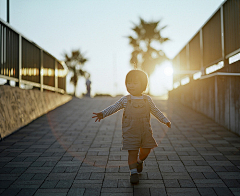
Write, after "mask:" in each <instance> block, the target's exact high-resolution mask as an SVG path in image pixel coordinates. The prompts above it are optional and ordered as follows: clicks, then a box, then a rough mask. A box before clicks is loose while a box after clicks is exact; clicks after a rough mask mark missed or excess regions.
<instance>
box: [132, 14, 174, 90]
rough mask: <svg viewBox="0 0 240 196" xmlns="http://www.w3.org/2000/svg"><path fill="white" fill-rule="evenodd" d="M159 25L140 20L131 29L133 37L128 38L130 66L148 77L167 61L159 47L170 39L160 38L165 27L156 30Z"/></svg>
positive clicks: (157, 22)
mask: <svg viewBox="0 0 240 196" xmlns="http://www.w3.org/2000/svg"><path fill="white" fill-rule="evenodd" d="M159 23H160V21H156V22H154V21H151V22H146V21H144V20H143V19H142V18H140V23H139V24H138V25H136V24H134V27H133V28H132V30H133V31H134V33H135V37H133V36H128V38H129V44H130V45H131V46H132V47H133V52H132V55H131V60H130V63H131V65H132V66H133V67H134V68H135V69H141V70H143V71H145V72H146V73H147V74H148V76H149V77H150V76H151V74H152V73H153V72H154V70H155V68H156V66H157V65H160V64H161V63H163V62H164V61H166V60H168V58H167V56H166V55H165V53H164V52H163V51H162V50H161V45H162V44H163V43H164V42H166V41H168V40H170V39H169V38H166V37H162V36H161V31H162V30H163V29H165V28H166V26H163V27H160V28H158V26H159ZM149 92H150V89H149Z"/></svg>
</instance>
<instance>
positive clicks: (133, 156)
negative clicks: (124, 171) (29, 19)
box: [128, 150, 139, 184]
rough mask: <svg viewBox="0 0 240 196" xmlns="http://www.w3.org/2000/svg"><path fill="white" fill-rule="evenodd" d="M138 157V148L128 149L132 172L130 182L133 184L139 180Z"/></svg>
mask: <svg viewBox="0 0 240 196" xmlns="http://www.w3.org/2000/svg"><path fill="white" fill-rule="evenodd" d="M137 157H138V150H129V151H128V165H129V169H130V173H131V176H130V182H131V183H132V184H137V183H138V182H139V177H138V172H137Z"/></svg>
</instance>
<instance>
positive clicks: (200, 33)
mask: <svg viewBox="0 0 240 196" xmlns="http://www.w3.org/2000/svg"><path fill="white" fill-rule="evenodd" d="M199 37H200V56H201V58H200V60H201V72H202V76H203V75H205V72H204V65H203V32H202V29H200V32H199Z"/></svg>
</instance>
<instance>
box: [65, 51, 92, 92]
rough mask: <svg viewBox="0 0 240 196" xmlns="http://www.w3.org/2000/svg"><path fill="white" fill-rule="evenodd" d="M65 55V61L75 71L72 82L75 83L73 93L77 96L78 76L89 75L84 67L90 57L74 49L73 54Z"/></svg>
mask: <svg viewBox="0 0 240 196" xmlns="http://www.w3.org/2000/svg"><path fill="white" fill-rule="evenodd" d="M64 57H65V60H64V61H65V63H66V65H67V67H68V69H69V70H70V71H71V72H73V76H72V77H71V80H70V82H71V83H72V84H73V85H74V93H73V95H74V96H76V87H77V82H78V78H79V77H80V76H83V77H85V76H86V75H87V72H86V71H84V70H83V69H82V68H83V66H84V64H85V63H86V62H87V61H88V59H87V58H85V57H84V55H83V54H82V53H81V52H80V50H73V51H72V52H71V56H68V54H67V53H65V54H64Z"/></svg>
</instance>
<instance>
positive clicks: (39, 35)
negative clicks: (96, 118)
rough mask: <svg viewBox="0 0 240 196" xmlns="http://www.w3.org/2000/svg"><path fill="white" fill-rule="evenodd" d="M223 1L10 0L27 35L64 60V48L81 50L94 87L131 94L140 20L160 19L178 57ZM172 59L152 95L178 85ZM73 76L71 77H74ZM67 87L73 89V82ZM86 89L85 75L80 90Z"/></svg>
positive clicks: (2, 8) (167, 48)
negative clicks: (133, 41)
mask: <svg viewBox="0 0 240 196" xmlns="http://www.w3.org/2000/svg"><path fill="white" fill-rule="evenodd" d="M6 1H7V0H0V18H1V19H2V20H4V21H6ZM222 2H223V0H148V1H146V0H21V1H19V0H10V25H11V26H12V27H13V28H14V29H15V30H16V31H17V32H19V33H21V34H22V35H23V36H24V37H26V38H28V39H29V40H31V41H33V42H35V43H36V44H37V45H39V46H40V47H41V48H43V49H44V50H46V51H47V52H49V53H50V54H52V55H53V56H55V57H56V58H57V59H59V60H64V56H63V54H64V53H68V54H70V52H71V51H72V50H76V49H80V51H81V52H82V53H83V54H84V56H85V57H86V58H88V59H89V60H88V62H87V63H86V64H85V65H84V69H85V70H86V71H88V72H89V73H90V74H91V81H92V92H91V94H92V95H94V94H96V93H98V94H111V95H113V96H114V95H117V94H123V95H125V94H127V91H126V88H125V76H126V74H127V72H128V71H130V70H131V69H132V67H131V65H130V63H129V61H130V58H131V52H132V48H131V46H130V45H129V40H128V39H127V38H126V37H127V36H129V35H132V36H134V33H133V31H132V30H131V28H132V27H133V26H134V24H138V23H139V17H141V18H142V19H144V20H145V21H147V22H150V21H158V20H160V27H161V26H165V25H167V27H166V28H165V29H164V30H163V31H162V32H161V33H162V34H161V35H162V36H164V37H168V38H170V41H169V42H166V43H164V44H163V45H162V49H163V51H164V52H165V53H166V55H167V56H168V57H169V58H170V59H172V58H173V57H174V56H175V55H177V54H178V52H179V51H180V50H181V49H182V48H183V47H184V46H185V45H186V43H187V42H188V41H189V40H190V39H191V38H192V37H193V36H194V35H195V33H197V31H198V30H199V29H200V28H201V27H202V26H203V25H204V24H205V23H206V21H207V20H208V19H209V18H210V16H211V15H212V14H213V13H214V12H215V11H216V10H217V9H218V7H219V6H220V5H221V4H222ZM166 67H171V63H170V62H166V63H164V64H162V65H159V66H157V68H156V70H155V72H154V73H153V75H152V76H151V77H150V78H149V82H150V90H151V94H152V95H155V96H161V95H164V94H167V92H168V91H169V90H171V89H172V85H173V84H172V76H171V75H170V76H167V75H166V74H164V70H165V68H166ZM69 79H70V75H68V77H67V81H69ZM67 84H68V85H67V92H71V91H72V90H73V88H72V86H71V85H70V84H69V82H67ZM85 92H86V87H85V79H83V78H80V80H79V83H78V87H77V95H78V96H80V95H81V94H82V93H85Z"/></svg>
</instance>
